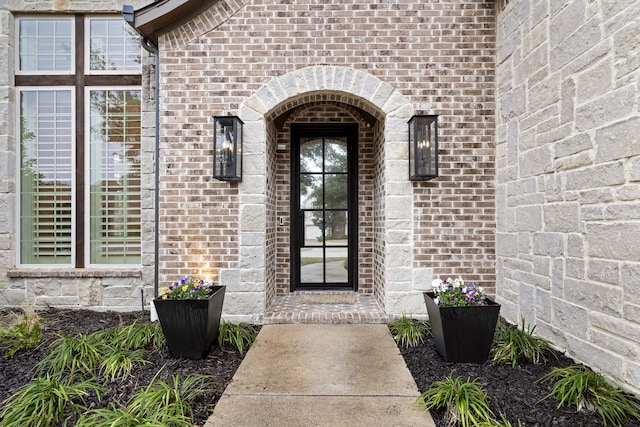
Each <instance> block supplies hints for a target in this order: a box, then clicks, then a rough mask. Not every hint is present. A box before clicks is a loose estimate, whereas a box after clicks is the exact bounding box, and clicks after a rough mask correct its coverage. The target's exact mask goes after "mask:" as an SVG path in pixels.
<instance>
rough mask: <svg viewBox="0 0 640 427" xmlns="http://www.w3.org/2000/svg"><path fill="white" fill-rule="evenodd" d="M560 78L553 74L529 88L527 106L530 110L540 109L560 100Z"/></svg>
mask: <svg viewBox="0 0 640 427" xmlns="http://www.w3.org/2000/svg"><path fill="white" fill-rule="evenodd" d="M560 83H561V82H560V79H559V76H558V75H557V74H553V75H551V76H549V77H548V78H546V79H544V80H542V81H541V82H540V83H538V84H536V85H535V86H533V87H532V88H531V89H530V90H529V99H528V101H529V102H528V104H527V108H528V109H529V111H539V110H541V109H543V108H545V107H547V106H549V105H551V104H555V103H557V102H558V101H559V100H560Z"/></svg>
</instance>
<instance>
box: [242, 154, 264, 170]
mask: <svg viewBox="0 0 640 427" xmlns="http://www.w3.org/2000/svg"><path fill="white" fill-rule="evenodd" d="M242 169H243V171H246V172H247V175H264V174H265V173H266V165H265V156H264V154H263V153H260V154H246V153H244V154H243V155H242ZM243 175H244V174H243Z"/></svg>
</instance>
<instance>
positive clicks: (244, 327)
mask: <svg viewBox="0 0 640 427" xmlns="http://www.w3.org/2000/svg"><path fill="white" fill-rule="evenodd" d="M256 335H257V333H256V330H255V329H254V328H253V326H252V325H250V324H249V323H231V322H222V323H221V324H220V327H219V328H218V345H219V346H220V347H222V346H224V345H225V344H230V345H231V346H233V347H235V348H236V350H238V353H240V354H244V348H245V346H246V347H250V346H251V345H252V344H253V343H254V341H255V340H256Z"/></svg>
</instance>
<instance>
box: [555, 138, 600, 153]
mask: <svg viewBox="0 0 640 427" xmlns="http://www.w3.org/2000/svg"><path fill="white" fill-rule="evenodd" d="M592 147H593V143H592V142H591V137H590V136H589V134H586V133H581V134H578V135H575V136H572V137H570V138H565V139H563V140H561V141H559V142H557V143H556V144H555V146H554V151H555V157H556V158H560V157H566V156H570V155H572V154H577V153H579V152H581V151H585V150H589V149H590V148H592Z"/></svg>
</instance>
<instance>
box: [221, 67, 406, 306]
mask: <svg viewBox="0 0 640 427" xmlns="http://www.w3.org/2000/svg"><path fill="white" fill-rule="evenodd" d="M412 114H413V109H412V107H411V105H410V104H409V102H408V101H407V100H406V99H405V98H404V97H403V96H402V95H401V94H399V93H398V92H396V91H395V90H393V88H392V87H391V86H389V85H388V84H386V83H384V82H383V81H381V80H379V79H377V78H375V77H373V76H371V75H369V74H367V73H365V72H362V71H357V70H353V69H349V68H344V67H330V66H318V67H309V68H305V69H300V70H296V71H293V72H291V73H288V74H285V75H283V76H280V77H278V78H274V79H273V80H272V81H270V82H268V83H267V84H266V85H265V86H263V87H262V88H261V89H260V90H258V91H257V92H256V93H255V94H254V95H253V96H251V97H250V98H249V99H247V100H246V101H245V102H244V103H243V104H242V105H241V107H240V110H239V116H240V117H241V118H242V119H243V121H244V122H245V136H246V137H245V153H244V157H243V159H244V160H245V165H254V164H255V167H252V166H250V169H248V168H247V167H246V166H245V169H244V172H243V182H242V183H241V185H240V187H239V190H240V193H241V195H242V196H241V210H243V211H244V212H246V215H245V214H243V215H241V220H240V247H241V253H245V254H251V253H254V254H256V255H258V256H260V255H263V257H261V258H247V257H244V258H243V260H245V261H243V263H242V264H243V265H241V266H240V271H239V272H238V274H235V275H234V276H233V277H234V278H239V279H240V283H239V284H238V285H237V286H234V288H236V289H238V293H240V292H242V291H243V288H244V287H245V283H246V288H247V290H248V289H249V288H251V291H250V292H259V291H262V292H263V294H262V295H263V297H264V299H263V303H264V310H265V311H266V309H267V308H269V307H270V306H272V305H273V303H274V301H275V298H276V297H277V296H286V295H287V294H289V293H290V291H291V268H292V265H291V250H292V249H291V245H290V239H291V228H290V227H291V224H290V221H289V219H290V218H291V196H292V195H291V190H290V189H291V186H292V182H291V149H290V148H291V147H290V145H291V125H292V124H301V123H315V124H318V123H324V124H329V123H333V124H335V123H350V124H353V125H356V126H357V129H358V131H357V132H358V138H357V139H358V142H357V146H358V155H357V156H358V162H357V170H358V175H357V176H358V185H359V186H358V198H357V200H358V204H357V211H356V214H357V216H358V229H357V234H358V237H357V239H358V240H357V255H358V262H357V273H358V274H357V282H356V285H355V286H354V287H353V289H357V291H358V295H365V296H368V297H370V298H372V299H374V300H375V301H376V302H377V304H378V305H379V306H380V307H382V308H383V309H385V310H387V311H391V312H393V307H390V304H391V305H393V301H394V299H393V298H390V296H391V297H392V296H393V292H394V291H393V290H391V291H390V292H388V291H387V287H388V285H389V280H388V278H389V277H404V278H406V277H407V271H410V269H411V259H410V258H408V257H406V254H409V253H411V247H412V246H411V245H412V242H411V238H410V236H411V211H410V209H408V210H407V209H404V210H394V209H390V210H388V209H387V206H388V204H389V197H390V196H391V197H393V199H391V202H392V203H396V202H399V201H401V202H402V203H403V204H404V205H407V204H410V203H411V200H412V194H411V186H410V185H409V183H408V171H407V160H406V154H404V152H406V144H407V142H406V141H407V121H408V120H409V118H410V117H411V115H412ZM294 127H295V126H294ZM247 136H248V138H247ZM403 156H404V158H403ZM390 186H392V187H393V189H394V192H393V194H392V195H390V194H389V192H388V191H387V189H388V188H389V187H390ZM242 200H245V201H247V202H251V203H242ZM260 218H262V219H260ZM389 227H391V228H393V229H394V230H395V231H396V232H401V233H403V235H404V236H407V237H406V238H403V239H402V240H398V241H389V239H388V238H387V235H386V231H387V230H388V229H389ZM261 238H262V240H261ZM258 246H261V247H260V248H258ZM260 250H263V253H260ZM390 261H391V262H390ZM294 267H295V266H294ZM222 276H223V272H221V277H222ZM244 278H251V279H252V280H247V279H244ZM243 280H244V283H243ZM403 280H406V279H403ZM260 285H262V287H261V286H260ZM231 292H233V290H231Z"/></svg>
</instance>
